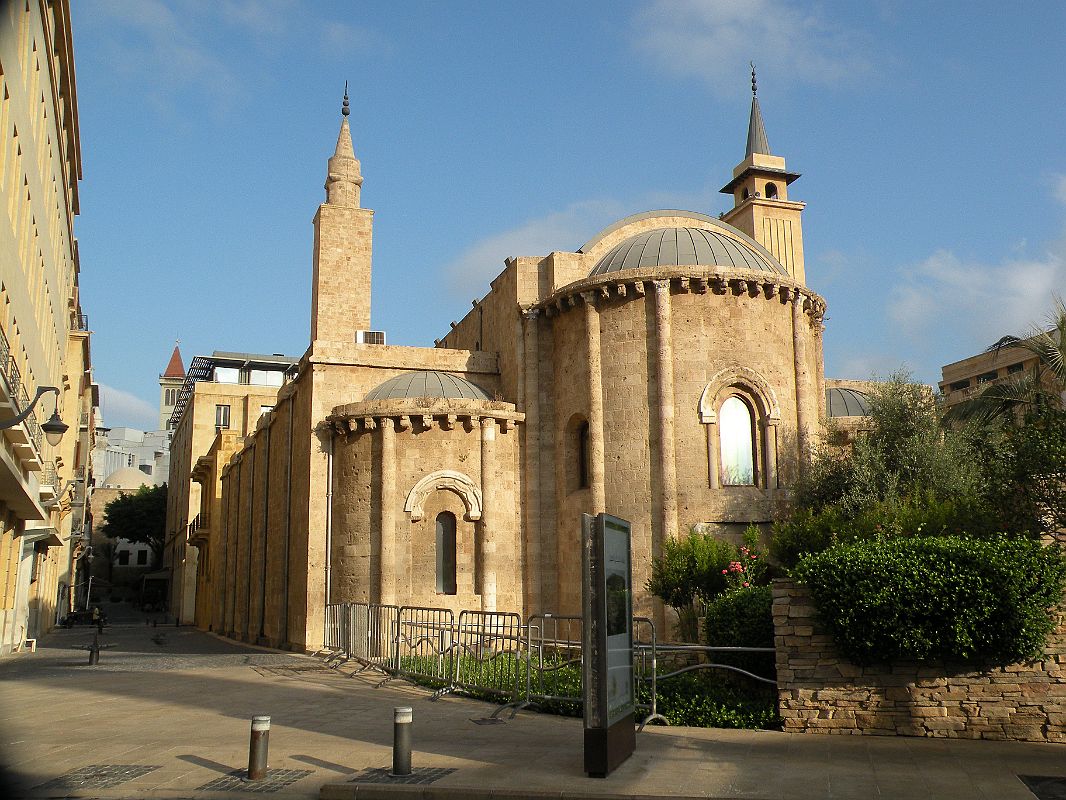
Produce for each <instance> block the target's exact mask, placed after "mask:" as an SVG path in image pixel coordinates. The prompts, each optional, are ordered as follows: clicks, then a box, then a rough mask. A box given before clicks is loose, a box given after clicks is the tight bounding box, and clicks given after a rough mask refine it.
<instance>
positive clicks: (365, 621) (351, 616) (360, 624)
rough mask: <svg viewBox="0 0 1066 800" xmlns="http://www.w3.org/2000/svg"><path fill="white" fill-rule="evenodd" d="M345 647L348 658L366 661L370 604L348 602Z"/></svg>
mask: <svg viewBox="0 0 1066 800" xmlns="http://www.w3.org/2000/svg"><path fill="white" fill-rule="evenodd" d="M346 633H347V637H346V638H345V642H344V645H345V649H346V650H347V653H348V658H354V659H355V660H356V661H359V662H360V663H363V664H366V663H367V656H368V655H369V652H370V606H369V605H367V604H366V603H349V604H348V628H347V630H346Z"/></svg>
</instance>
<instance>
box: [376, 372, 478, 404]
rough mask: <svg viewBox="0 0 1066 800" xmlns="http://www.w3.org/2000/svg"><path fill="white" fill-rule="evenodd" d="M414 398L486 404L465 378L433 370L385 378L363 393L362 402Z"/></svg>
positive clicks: (475, 387)
mask: <svg viewBox="0 0 1066 800" xmlns="http://www.w3.org/2000/svg"><path fill="white" fill-rule="evenodd" d="M414 397H444V398H465V399H467V400H490V399H491V398H490V397H489V396H488V394H486V393H485V390H484V389H482V388H481V387H480V386H475V385H474V384H472V383H471V382H470V381H468V380H466V379H465V378H460V377H459V376H458V375H451V374H449V373H447V372H437V371H435V370H419V371H418V372H404V373H403V374H401V375H397V376H396V377H395V378H389V379H388V380H387V381H385V382H384V383H383V384H381V385H380V386H378V387H377V388H375V389H371V390H370V392H368V393H367V396H366V397H365V398H364V400H366V401H369V400H404V399H409V398H414Z"/></svg>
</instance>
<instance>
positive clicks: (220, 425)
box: [215, 406, 229, 430]
mask: <svg viewBox="0 0 1066 800" xmlns="http://www.w3.org/2000/svg"><path fill="white" fill-rule="evenodd" d="M215 428H216V429H217V430H226V429H228V428H229V406H215Z"/></svg>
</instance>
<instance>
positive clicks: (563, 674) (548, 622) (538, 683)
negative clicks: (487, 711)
mask: <svg viewBox="0 0 1066 800" xmlns="http://www.w3.org/2000/svg"><path fill="white" fill-rule="evenodd" d="M582 628H583V623H582V621H581V617H557V616H553V615H552V614H534V615H533V616H531V617H530V618H529V621H528V623H527V624H526V630H527V634H526V636H527V640H526V641H527V646H526V702H528V703H536V704H537V705H541V706H544V705H546V704H552V703H566V704H569V705H570V710H572V711H573V710H576V711H578V712H580V710H581V708H582V704H583V702H584V701H583V700H582V694H581V641H582V638H581V637H582Z"/></svg>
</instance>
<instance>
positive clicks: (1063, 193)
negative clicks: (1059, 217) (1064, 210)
mask: <svg viewBox="0 0 1066 800" xmlns="http://www.w3.org/2000/svg"><path fill="white" fill-rule="evenodd" d="M1051 186H1052V192H1053V193H1054V195H1055V199H1056V200H1058V201H1059V202H1060V203H1062V204H1063V205H1064V206H1066V175H1059V174H1055V175H1052V176H1051Z"/></svg>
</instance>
